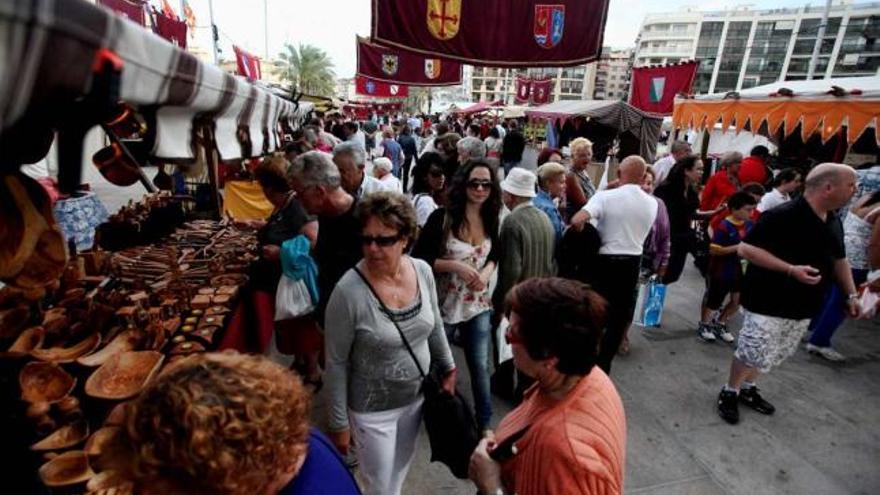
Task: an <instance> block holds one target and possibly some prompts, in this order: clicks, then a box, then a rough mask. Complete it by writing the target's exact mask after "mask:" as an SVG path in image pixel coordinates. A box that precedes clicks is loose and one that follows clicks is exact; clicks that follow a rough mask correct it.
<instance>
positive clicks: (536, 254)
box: [492, 201, 556, 311]
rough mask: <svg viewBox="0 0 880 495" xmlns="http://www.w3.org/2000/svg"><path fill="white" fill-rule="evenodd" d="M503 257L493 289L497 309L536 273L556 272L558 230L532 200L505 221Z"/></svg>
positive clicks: (501, 239) (502, 236) (544, 274)
mask: <svg viewBox="0 0 880 495" xmlns="http://www.w3.org/2000/svg"><path fill="white" fill-rule="evenodd" d="M498 237H499V240H500V244H501V246H500V247H501V253H500V255H501V261H500V262H499V264H498V284H497V285H496V286H495V292H493V293H492V305H493V306H495V309H496V311H498V310H500V309H501V308H502V307H503V306H504V298H505V297H507V292H508V291H510V289H512V288H513V286H514V285H516V284H518V283H520V282H522V281H524V280H527V279H530V278H534V277H552V276H553V275H555V274H556V260H555V259H554V256H553V255H554V249H555V244H556V231H555V230H553V224H552V223H550V219H549V218H548V217H547V215H546V214H545V213H544V212H543V211H541V210H539V209H538V208H536V207H535V205H533V204H532V202H531V201H529V202H527V203H522V204H520V205H518V206H517V207H515V208H514V209H513V211H512V212H510V214H509V215H507V217H505V218H504V222H502V224H501V233H500V234H499V236H498Z"/></svg>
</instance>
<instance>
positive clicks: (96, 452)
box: [84, 426, 122, 457]
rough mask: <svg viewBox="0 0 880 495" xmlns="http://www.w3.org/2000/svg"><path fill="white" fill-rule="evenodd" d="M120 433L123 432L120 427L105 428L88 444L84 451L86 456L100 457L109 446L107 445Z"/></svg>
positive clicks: (96, 433)
mask: <svg viewBox="0 0 880 495" xmlns="http://www.w3.org/2000/svg"><path fill="white" fill-rule="evenodd" d="M120 431H122V428H121V427H119V426H105V427H103V428H101V429H100V430H98V431H96V432H95V433H93V434H92V436H90V437H89V440H88V441H87V442H86V446H85V449H84V450H85V452H86V454H88V455H90V456H92V457H98V456H100V455H101V453H102V452H104V447H106V446H107V443H108V442H110V440H112V439H113V437H114V436H116V435H117V434H118V433H119V432H120Z"/></svg>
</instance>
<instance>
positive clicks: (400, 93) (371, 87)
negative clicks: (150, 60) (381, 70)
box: [354, 76, 409, 98]
mask: <svg viewBox="0 0 880 495" xmlns="http://www.w3.org/2000/svg"><path fill="white" fill-rule="evenodd" d="M354 82H355V91H356V92H357V94H359V95H367V96H376V97H380V98H394V97H405V96H409V86H406V85H404V84H388V83H386V82H382V81H376V80H374V79H370V78H368V77H364V76H356V77H355V81H354Z"/></svg>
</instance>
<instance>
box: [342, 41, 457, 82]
mask: <svg viewBox="0 0 880 495" xmlns="http://www.w3.org/2000/svg"><path fill="white" fill-rule="evenodd" d="M357 74H358V75H359V76H364V77H368V78H370V79H373V80H376V81H382V82H387V83H391V84H409V85H412V86H457V85H459V84H461V63H460V62H457V61H455V60H449V59H447V58H430V57H427V58H426V57H424V56H422V55H417V54H415V53H412V52H407V51H404V50H397V49H394V48H384V47H381V46H377V45H374V44H372V43H370V40H368V39H366V38H361V37H358V39H357Z"/></svg>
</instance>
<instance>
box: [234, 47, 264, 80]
mask: <svg viewBox="0 0 880 495" xmlns="http://www.w3.org/2000/svg"><path fill="white" fill-rule="evenodd" d="M232 51H234V52H235V63H236V65H237V66H238V68H237V69H236V71H235V73H236V74H238V75H240V76H244V77H246V78H247V80H248V81H253V80H256V79H262V77H263V73H262V68H261V67H260V59H259V58H258V57H257V56H255V55H251V54H250V53H248V52H246V51H244V50H242V49H241V48H239V47H237V46H235V45H233V46H232Z"/></svg>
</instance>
